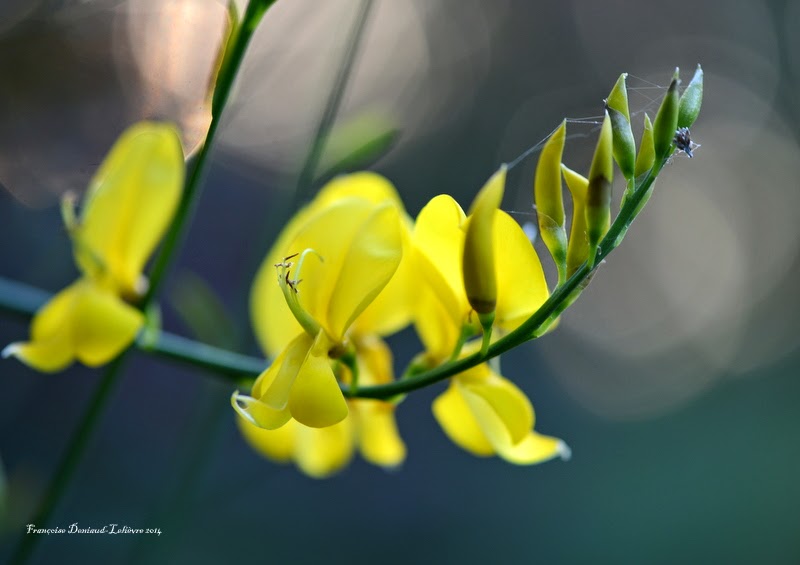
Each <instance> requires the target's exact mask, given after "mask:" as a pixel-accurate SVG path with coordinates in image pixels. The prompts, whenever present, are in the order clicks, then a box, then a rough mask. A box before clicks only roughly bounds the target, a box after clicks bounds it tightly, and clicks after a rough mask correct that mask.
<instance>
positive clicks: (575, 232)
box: [561, 165, 589, 277]
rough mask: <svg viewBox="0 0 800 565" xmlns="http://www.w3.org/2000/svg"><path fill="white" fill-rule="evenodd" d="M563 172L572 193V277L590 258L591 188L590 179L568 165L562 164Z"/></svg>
mask: <svg viewBox="0 0 800 565" xmlns="http://www.w3.org/2000/svg"><path fill="white" fill-rule="evenodd" d="M561 172H562V173H563V175H564V180H565V181H566V182H567V188H568V189H569V191H570V194H572V227H571V228H570V232H569V246H568V247H567V276H568V277H571V276H572V274H573V273H574V272H575V271H577V270H578V267H580V266H581V265H583V264H584V263H585V262H586V260H587V259H588V258H589V241H588V240H587V239H586V194H587V192H588V190H589V179H587V178H586V177H584V176H583V175H581V174H580V173H576V172H575V171H573V170H572V169H570V168H569V167H567V166H566V165H561Z"/></svg>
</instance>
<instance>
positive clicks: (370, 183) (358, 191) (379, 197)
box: [310, 171, 404, 212]
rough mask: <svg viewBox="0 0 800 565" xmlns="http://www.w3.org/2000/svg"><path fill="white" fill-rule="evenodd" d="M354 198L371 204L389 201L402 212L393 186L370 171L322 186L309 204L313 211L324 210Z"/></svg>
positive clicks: (345, 176) (343, 177)
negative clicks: (338, 201)
mask: <svg viewBox="0 0 800 565" xmlns="http://www.w3.org/2000/svg"><path fill="white" fill-rule="evenodd" d="M350 197H356V198H360V199H363V200H366V201H367V202H369V203H371V204H382V203H384V202H385V201H387V200H388V201H390V202H391V203H392V204H393V205H394V206H395V207H396V208H397V209H398V210H400V211H401V212H402V211H404V208H403V202H402V201H401V200H400V196H399V195H398V194H397V190H395V188H394V186H393V185H392V183H391V182H389V181H388V180H387V179H386V178H385V177H382V176H381V175H379V174H377V173H372V172H370V171H360V172H357V173H352V174H349V175H341V176H338V177H336V178H334V179H333V180H331V181H330V182H328V183H327V184H326V185H325V186H323V187H322V188H321V189H320V191H319V194H317V196H316V198H314V200H313V202H312V203H311V205H310V206H311V207H313V208H315V209H321V208H325V207H327V206H330V205H331V204H333V203H335V202H336V201H337V200H340V199H342V198H350Z"/></svg>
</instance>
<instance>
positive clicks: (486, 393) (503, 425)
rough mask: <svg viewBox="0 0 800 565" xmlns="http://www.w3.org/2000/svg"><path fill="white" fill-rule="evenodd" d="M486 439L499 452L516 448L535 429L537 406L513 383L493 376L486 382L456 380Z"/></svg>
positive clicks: (457, 378)
mask: <svg viewBox="0 0 800 565" xmlns="http://www.w3.org/2000/svg"><path fill="white" fill-rule="evenodd" d="M455 382H456V385H457V386H458V390H459V391H460V392H461V393H462V395H463V396H464V400H465V401H466V403H467V405H468V406H469V409H470V411H471V412H472V414H473V415H474V416H475V419H476V420H477V422H478V425H479V426H480V428H481V430H482V431H483V433H484V435H485V436H486V439H487V440H488V441H489V443H491V444H492V446H494V448H495V450H498V451H499V449H500V448H502V447H505V446H507V445H516V444H518V443H519V442H520V441H522V440H523V439H524V438H525V436H526V435H527V434H528V433H529V432H530V430H531V429H532V428H533V422H534V416H533V406H531V403H530V401H529V400H528V397H526V396H525V394H523V392H522V391H521V390H519V389H518V388H517V387H516V386H515V385H514V384H513V383H512V382H511V381H509V380H507V379H504V378H502V377H500V376H497V375H491V376H490V377H489V378H488V379H485V380H484V381H483V382H463V381H462V379H460V378H459V377H456V379H455Z"/></svg>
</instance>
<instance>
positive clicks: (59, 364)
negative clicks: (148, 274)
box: [3, 122, 184, 372]
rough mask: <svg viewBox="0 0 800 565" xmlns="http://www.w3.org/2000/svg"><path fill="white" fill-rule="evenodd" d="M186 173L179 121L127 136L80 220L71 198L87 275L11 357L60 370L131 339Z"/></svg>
mask: <svg viewBox="0 0 800 565" xmlns="http://www.w3.org/2000/svg"><path fill="white" fill-rule="evenodd" d="M183 175H184V162H183V151H182V149H181V144H180V140H179V138H178V134H177V132H176V131H175V129H174V128H173V127H172V126H170V125H166V124H157V123H152V122H141V123H139V124H136V125H134V126H132V127H130V128H129V129H128V130H126V131H125V132H124V133H123V134H122V136H121V137H120V138H119V139H118V140H117V142H116V143H115V144H114V146H113V147H112V149H111V151H110V153H109V154H108V156H107V157H106V159H105V160H104V161H103V164H102V165H101V166H100V168H99V169H98V171H97V173H96V174H95V176H94V178H93V179H92V182H91V183H90V185H89V189H88V191H87V192H86V195H85V197H84V203H83V207H82V208H83V209H82V211H81V214H80V217H79V218H75V217H74V211H73V210H72V208H71V202H70V201H67V202H66V206H65V220H66V221H67V229H68V231H69V233H70V236H71V238H72V242H73V254H74V256H75V262H76V263H77V265H78V268H79V269H80V271H81V272H82V276H81V278H79V279H78V280H77V281H76V282H74V283H73V284H71V285H70V286H68V287H67V288H66V289H64V290H62V291H61V292H59V293H58V294H56V295H55V296H54V297H53V298H52V299H51V300H50V301H49V302H48V303H47V304H45V305H44V306H43V307H42V308H41V309H40V310H39V311H38V312H37V313H36V316H34V319H33V322H32V324H31V339H30V341H28V342H24V343H12V344H11V345H9V346H7V347H6V348H5V349H4V350H3V356H4V357H8V356H10V355H14V356H16V357H17V358H19V359H20V360H21V361H23V362H24V363H26V364H28V365H30V366H31V367H33V368H35V369H38V370H40V371H46V372H54V371H60V370H62V369H64V368H66V367H67V366H69V365H70V364H71V363H72V362H73V361H74V360H75V359H77V360H79V361H80V362H81V363H84V364H85V365H89V366H92V367H95V366H98V365H102V364H104V363H107V362H108V361H110V360H111V359H113V358H114V357H116V356H117V355H118V354H119V353H120V352H121V351H122V350H123V349H125V348H126V347H127V346H128V345H130V343H131V342H132V341H133V340H134V338H135V337H136V334H137V333H138V331H139V329H140V328H141V327H142V325H143V323H144V317H143V315H142V313H141V312H139V310H137V309H136V308H134V307H133V306H131V305H130V304H129V303H128V302H126V300H128V301H135V300H136V299H138V298H139V297H140V296H141V295H142V293H143V292H145V291H146V290H147V280H146V279H145V278H144V276H143V275H142V270H143V269H144V265H145V263H146V261H147V259H148V257H149V256H150V254H151V253H152V252H153V249H154V248H155V246H156V245H157V244H158V242H159V241H160V240H161V238H162V236H163V235H164V232H165V230H166V229H167V226H168V225H169V223H170V221H171V220H172V216H173V215H174V213H175V209H176V207H177V205H178V201H179V199H180V193H181V189H182V187H183Z"/></svg>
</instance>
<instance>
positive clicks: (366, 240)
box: [325, 202, 403, 340]
mask: <svg viewBox="0 0 800 565" xmlns="http://www.w3.org/2000/svg"><path fill="white" fill-rule="evenodd" d="M340 252H346V256H345V257H344V261H343V265H342V268H341V270H340V271H339V276H338V277H337V278H336V286H335V287H334V289H333V292H332V293H331V294H330V299H329V302H328V308H327V317H326V318H325V319H326V321H327V324H326V328H327V329H328V331H329V332H330V334H331V337H333V338H334V339H337V340H340V339H341V338H342V337H343V336H344V333H345V332H346V331H347V329H348V328H349V327H350V324H352V323H353V320H355V318H356V317H357V316H358V315H359V314H361V312H363V311H364V309H365V308H366V307H367V306H369V305H370V303H371V302H372V301H373V300H374V299H375V297H376V296H378V294H379V293H380V292H381V291H382V290H383V289H384V287H385V286H386V284H387V283H388V282H389V280H390V279H391V278H392V275H394V273H395V271H397V267H398V266H399V265H400V260H401V258H402V255H403V247H402V239H401V232H400V215H399V213H398V211H397V208H395V207H393V206H391V205H390V204H389V203H388V202H387V203H385V204H382V205H380V206H378V207H377V208H376V209H375V210H374V212H373V213H372V214H371V215H370V216H369V217H368V218H367V219H366V220H365V221H364V223H363V224H362V225H361V226H360V227H359V230H358V232H357V233H356V234H355V237H354V238H353V240H352V242H351V244H350V245H349V246H348V247H347V248H346V249H342V250H341V251H340Z"/></svg>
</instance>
